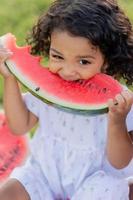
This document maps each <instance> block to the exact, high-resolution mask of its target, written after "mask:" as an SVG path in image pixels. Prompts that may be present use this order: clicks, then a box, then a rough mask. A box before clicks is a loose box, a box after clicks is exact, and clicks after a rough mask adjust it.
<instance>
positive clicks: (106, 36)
mask: <svg viewBox="0 0 133 200" xmlns="http://www.w3.org/2000/svg"><path fill="white" fill-rule="evenodd" d="M54 29H59V30H63V31H64V30H66V31H68V32H69V33H71V34H73V35H75V36H81V37H85V38H87V39H88V40H89V41H91V43H92V44H93V45H95V46H98V47H99V48H100V50H101V52H102V53H103V55H104V56H105V58H106V61H107V63H108V68H107V72H106V73H107V74H109V75H112V76H115V77H117V78H120V77H123V78H124V79H125V80H126V83H127V84H129V85H132V83H133V30H132V25H131V23H130V21H129V19H128V17H126V16H125V14H124V12H123V10H122V9H121V8H120V7H119V6H118V3H117V2H116V0H56V1H55V2H54V3H52V5H51V6H50V8H49V10H48V11H47V12H46V13H45V14H43V15H42V16H41V17H40V18H39V20H38V22H37V24H36V25H35V26H34V27H33V29H32V32H31V33H30V35H29V36H28V39H27V40H28V43H29V44H30V45H31V46H32V49H31V53H32V54H39V55H48V54H49V48H50V40H51V33H52V31H53V30H54Z"/></svg>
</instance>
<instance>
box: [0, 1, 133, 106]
mask: <svg viewBox="0 0 133 200" xmlns="http://www.w3.org/2000/svg"><path fill="white" fill-rule="evenodd" d="M51 2H52V0H0V35H3V34H5V33H7V32H11V33H13V34H14V35H15V36H16V37H17V43H18V44H19V45H24V44H25V38H26V35H27V33H28V32H29V30H30V29H31V27H32V25H33V24H34V23H35V22H36V20H37V19H38V16H39V15H40V14H41V13H42V12H43V11H44V10H45V9H47V7H48V6H49V4H50V3H51ZM118 2H119V4H120V5H121V6H122V8H123V9H124V10H125V12H126V13H127V15H128V16H129V18H130V19H131V20H132V21H133V0H118ZM2 96H3V81H2V77H0V103H1V102H2Z"/></svg>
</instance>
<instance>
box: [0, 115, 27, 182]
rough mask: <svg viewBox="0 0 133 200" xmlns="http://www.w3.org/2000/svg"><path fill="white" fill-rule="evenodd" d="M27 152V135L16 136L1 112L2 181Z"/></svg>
mask: <svg viewBox="0 0 133 200" xmlns="http://www.w3.org/2000/svg"><path fill="white" fill-rule="evenodd" d="M27 154H28V141H27V138H26V136H14V135H13V134H12V133H11V131H10V129H9V128H8V126H7V122H6V118H5V115H4V113H0V183H1V182H3V181H4V180H5V179H6V178H7V177H8V176H9V175H10V173H11V171H12V170H13V169H14V168H15V167H17V166H18V165H20V164H22V163H23V162H24V160H25V159H26V157H27Z"/></svg>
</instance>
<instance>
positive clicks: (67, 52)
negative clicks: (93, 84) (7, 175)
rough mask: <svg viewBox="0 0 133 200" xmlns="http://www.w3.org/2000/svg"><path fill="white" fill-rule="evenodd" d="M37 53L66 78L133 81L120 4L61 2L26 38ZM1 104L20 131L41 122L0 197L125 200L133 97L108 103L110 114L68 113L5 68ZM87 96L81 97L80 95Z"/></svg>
mask: <svg viewBox="0 0 133 200" xmlns="http://www.w3.org/2000/svg"><path fill="white" fill-rule="evenodd" d="M28 41H29V43H30V44H31V45H32V53H33V54H40V55H48V56H49V70H50V71H51V72H52V73H55V74H58V75H59V76H60V77H61V78H62V79H64V80H67V81H75V80H81V79H82V80H83V79H89V78H91V77H92V76H94V75H95V74H96V73H99V72H102V73H106V74H109V75H112V76H113V77H116V78H121V77H123V78H124V79H125V80H126V82H127V83H128V84H131V83H132V81H133V31H132V26H131V23H130V22H129V20H128V18H127V17H126V16H125V15H124V13H123V11H122V10H121V9H120V8H119V6H118V5H117V3H116V1H115V0H102V1H101V0H57V1H56V2H54V3H53V4H52V5H51V7H50V8H49V10H48V11H47V13H45V14H44V15H43V16H41V17H40V19H39V21H38V23H37V24H36V25H35V26H34V28H33V31H32V34H31V36H30V37H29V38H28ZM10 55H11V52H10V51H9V50H7V49H4V48H2V47H1V50H0V57H1V68H0V71H1V74H2V75H3V77H4V82H5V85H4V107H5V112H6V115H7V118H8V121H9V125H10V127H11V129H12V130H13V132H14V133H15V134H18V133H21V134H24V133H26V132H27V131H29V130H30V129H31V128H32V127H33V126H34V125H35V124H36V123H37V122H38V121H39V127H38V130H37V132H36V134H35V135H34V137H33V139H32V140H31V154H30V156H29V159H28V160H27V162H26V163H25V165H24V166H23V167H20V168H17V169H15V170H14V171H13V173H12V175H11V179H10V180H9V181H8V182H7V183H6V184H5V185H3V187H2V188H1V189H0V200H61V199H62V200H67V199H71V200H127V199H129V197H128V195H129V189H128V181H127V178H128V176H130V175H131V174H133V162H132V156H133V145H132V140H131V134H132V133H133V107H132V104H133V94H132V92H130V91H129V90H127V89H124V90H123V91H122V93H120V94H118V95H117V96H116V97H115V98H114V99H110V100H109V102H108V106H109V112H108V113H106V114H102V115H93V116H90V115H88V116H86V115H85V116H84V115H78V114H74V113H73V114H72V113H68V112H64V111H62V110H60V109H57V108H54V107H52V106H50V105H47V104H45V103H43V102H42V101H41V100H39V99H37V98H36V97H34V96H32V94H30V93H27V94H25V95H23V96H22V95H21V93H20V91H19V87H18V84H17V81H16V79H15V77H13V75H11V74H10V73H9V72H8V70H7V69H6V68H5V65H4V64H3V63H4V61H5V60H6V59H7V58H9V57H10ZM83 98H84V97H83Z"/></svg>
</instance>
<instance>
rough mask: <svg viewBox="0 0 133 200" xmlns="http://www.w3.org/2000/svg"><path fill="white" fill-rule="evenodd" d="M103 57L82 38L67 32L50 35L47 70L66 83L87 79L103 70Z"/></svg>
mask: <svg viewBox="0 0 133 200" xmlns="http://www.w3.org/2000/svg"><path fill="white" fill-rule="evenodd" d="M104 60H105V59H104V56H103V55H102V53H101V52H100V49H99V48H98V47H95V46H93V45H92V44H91V43H90V42H89V41H88V39H86V38H84V37H78V36H76V37H75V36H73V35H71V34H70V33H68V32H67V31H64V32H61V31H54V32H53V33H52V35H51V45H50V55H49V70H50V71H51V72H53V73H56V74H58V75H59V76H60V77H61V78H63V79H64V80H67V81H75V80H80V79H82V80H83V79H89V78H91V77H92V76H94V75H95V74H97V73H99V72H101V70H102V69H103V68H104Z"/></svg>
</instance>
